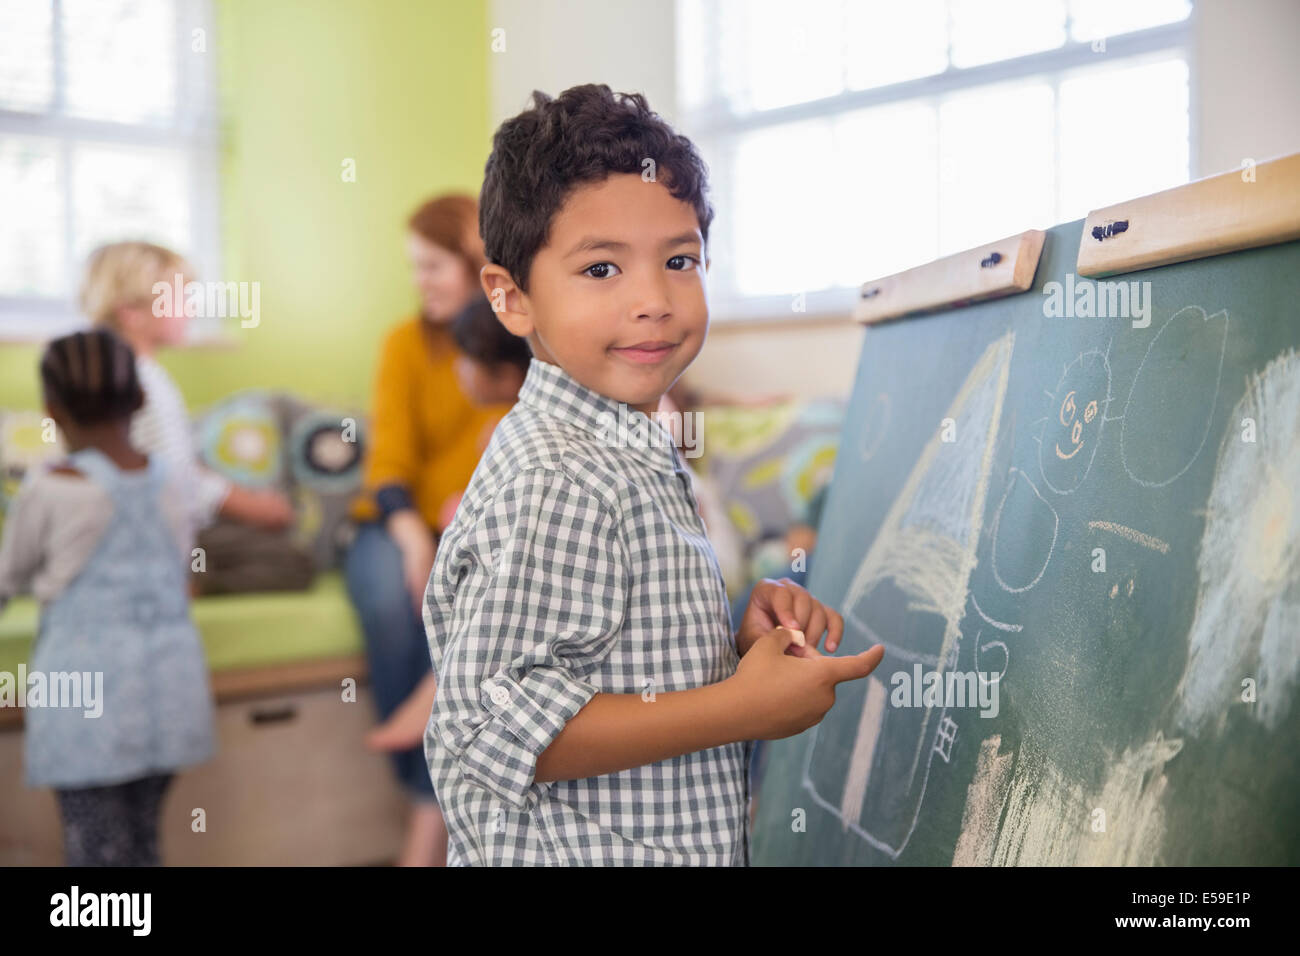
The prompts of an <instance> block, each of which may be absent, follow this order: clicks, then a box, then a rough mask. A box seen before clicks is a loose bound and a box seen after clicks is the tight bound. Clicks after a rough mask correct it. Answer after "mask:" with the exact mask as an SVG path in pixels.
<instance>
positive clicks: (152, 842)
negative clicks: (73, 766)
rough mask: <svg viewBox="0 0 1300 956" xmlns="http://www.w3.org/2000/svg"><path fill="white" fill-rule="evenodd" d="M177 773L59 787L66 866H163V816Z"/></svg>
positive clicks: (57, 792) (56, 792) (58, 794)
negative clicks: (107, 783)
mask: <svg viewBox="0 0 1300 956" xmlns="http://www.w3.org/2000/svg"><path fill="white" fill-rule="evenodd" d="M171 782H172V774H170V773H166V774H158V775H156V776H152V777H141V778H140V779H138V780H128V781H127V782H126V783H118V784H114V785H113V786H110V787H83V788H79V789H77V790H56V791H54V792H55V794H57V796H58V798H59V812H60V813H61V814H62V815H63V855H64V864H65V865H66V866H158V865H159V860H158V817H159V814H160V811H161V810H162V801H163V794H164V793H165V792H166V791H167V787H168V785H169V784H170V783H171Z"/></svg>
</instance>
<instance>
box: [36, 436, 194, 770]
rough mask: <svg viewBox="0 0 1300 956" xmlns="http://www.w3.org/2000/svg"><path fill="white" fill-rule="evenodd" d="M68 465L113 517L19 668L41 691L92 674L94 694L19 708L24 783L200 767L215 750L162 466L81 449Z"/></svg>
mask: <svg viewBox="0 0 1300 956" xmlns="http://www.w3.org/2000/svg"><path fill="white" fill-rule="evenodd" d="M71 461H72V464H73V466H74V467H76V468H77V469H78V470H79V471H80V472H81V473H82V474H84V475H85V476H86V478H87V479H88V480H90V481H93V482H95V483H96V484H97V485H99V486H100V487H101V488H103V489H104V491H106V492H107V493H108V496H109V498H110V499H111V501H112V507H113V516H112V518H111V519H110V520H109V524H108V528H107V529H106V530H105V532H104V534H103V536H102V537H101V538H100V540H99V542H98V543H97V544H96V546H95V550H94V553H93V554H92V555H91V556H90V558H89V559H88V560H87V561H86V564H85V566H84V567H83V568H82V569H81V571H80V572H79V573H78V575H77V576H76V578H74V579H73V581H72V583H71V584H69V585H68V587H67V588H66V589H65V590H64V591H63V592H62V593H61V594H59V595H58V597H56V598H55V599H54V600H53V601H51V602H49V603H48V604H47V605H46V606H45V607H44V608H43V609H42V611H41V623H40V630H39V632H38V634H37V637H36V645H35V650H34V653H33V654H32V658H31V661H30V663H29V664H28V670H29V674H30V673H33V672H40V673H42V674H44V677H45V681H46V685H47V687H50V688H52V687H53V686H54V685H55V683H56V682H57V681H58V680H60V679H62V680H64V681H65V682H66V681H69V680H70V679H71V675H73V674H79V675H80V680H81V683H82V686H83V688H86V689H89V687H90V685H91V682H93V681H95V680H96V678H95V675H96V674H102V675H103V677H102V682H101V684H100V686H101V687H102V691H101V692H100V698H101V699H100V700H99V701H98V703H97V706H96V707H95V708H88V707H86V706H85V697H84V696H83V699H82V704H83V706H79V707H68V706H37V707H33V706H28V707H27V708H26V709H25V710H24V723H25V728H26V730H25V735H24V736H25V740H24V763H25V767H26V774H25V776H26V783H27V785H28V786H31V787H57V788H61V789H75V788H80V787H94V786H107V785H110V784H115V783H125V782H126V781H129V780H135V779H138V778H140V777H145V776H149V775H152V774H156V773H167V772H171V771H173V770H176V769H178V768H180V767H185V766H188V765H191V764H196V763H201V762H203V761H204V760H207V759H208V758H209V757H211V756H212V754H213V752H214V749H215V730H214V725H213V705H212V692H211V687H210V685H209V682H208V671H207V664H206V661H205V660H204V656H203V647H202V644H201V643H200V641H199V635H198V631H197V630H196V629H195V627H194V624H193V622H192V621H191V620H190V609H189V599H188V596H187V584H188V582H187V580H186V574H185V564H184V561H183V557H182V555H181V553H180V550H179V544H178V543H177V542H176V540H175V538H174V536H173V534H172V532H171V529H170V528H169V527H168V525H167V523H166V519H165V517H164V515H163V510H162V501H161V495H162V488H163V466H162V464H161V463H160V461H159V460H158V458H157V457H156V456H154V457H152V458H151V459H150V461H149V464H148V466H147V467H146V468H144V469H142V470H140V471H122V470H120V469H119V468H118V467H117V466H116V465H115V464H113V462H112V461H111V460H109V458H108V457H107V456H105V455H104V454H103V453H102V452H100V451H99V450H97V449H93V448H90V449H82V450H81V451H78V452H74V453H73V454H72V455H71ZM59 675H67V676H64V677H62V678H61V677H60V676H59ZM28 683H29V686H30V683H31V678H30V677H29V680H28ZM48 693H49V692H48V691H47V694H48ZM83 693H84V692H83ZM68 696H69V695H66V694H63V695H60V697H61V700H59V701H48V703H66V701H67V699H68ZM94 710H98V711H99V716H97V717H96V716H91V715H90V714H91V713H93V711H94Z"/></svg>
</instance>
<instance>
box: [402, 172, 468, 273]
mask: <svg viewBox="0 0 1300 956" xmlns="http://www.w3.org/2000/svg"><path fill="white" fill-rule="evenodd" d="M406 224H407V226H408V227H410V229H411V231H412V232H414V233H415V234H416V235H417V236H420V237H421V238H422V239H425V240H427V241H429V242H432V243H433V244H434V245H435V246H441V247H442V248H443V249H446V250H447V251H448V252H454V253H455V254H456V255H458V256H460V257H461V258H462V259H464V260H465V268H466V269H467V270H468V272H469V277H470V281H471V282H472V283H473V284H474V285H478V275H479V270H480V269H482V268H483V266H484V264H485V263H486V262H487V258H486V256H485V254H484V252H483V240H482V238H480V236H479V234H478V200H477V199H475V198H474V197H473V196H470V195H467V194H465V193H445V194H443V195H441V196H438V197H437V198H436V199H430V200H429V201H428V202H426V203H425V204H424V205H422V206H421V207H420V208H419V209H417V210H415V212H413V213H411V218H410V219H408V220H407V222H406Z"/></svg>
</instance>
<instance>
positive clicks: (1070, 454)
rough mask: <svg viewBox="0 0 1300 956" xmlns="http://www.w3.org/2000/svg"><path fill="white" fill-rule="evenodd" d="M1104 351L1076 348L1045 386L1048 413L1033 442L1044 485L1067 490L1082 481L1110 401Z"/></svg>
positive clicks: (1054, 489)
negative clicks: (1058, 374)
mask: <svg viewBox="0 0 1300 956" xmlns="http://www.w3.org/2000/svg"><path fill="white" fill-rule="evenodd" d="M1106 348H1107V351H1106V352H1101V351H1098V350H1097V349H1090V350H1088V351H1087V352H1083V353H1081V354H1080V355H1079V356H1078V357H1077V358H1076V359H1075V360H1074V361H1073V362H1071V363H1070V364H1069V365H1067V366H1066V367H1065V370H1064V371H1063V372H1062V373H1061V380H1060V381H1059V382H1057V383H1056V388H1055V389H1053V390H1052V391H1050V392H1047V393H1046V394H1047V398H1048V414H1047V416H1046V418H1044V419H1043V420H1042V421H1043V428H1042V431H1041V433H1040V434H1039V435H1038V437H1037V438H1036V439H1035V441H1037V442H1038V464H1039V469H1040V471H1041V472H1042V475H1043V481H1044V482H1045V483H1046V485H1047V487H1049V488H1050V489H1052V491H1054V492H1056V493H1057V494H1058V495H1068V494H1071V493H1072V492H1074V491H1075V490H1077V489H1078V487H1079V486H1080V485H1081V484H1083V481H1084V479H1085V478H1087V477H1088V472H1089V471H1090V470H1091V469H1092V461H1093V459H1094V458H1095V457H1096V455H1097V448H1098V446H1099V445H1100V444H1101V433H1102V431H1103V429H1104V428H1105V426H1106V420H1107V419H1106V409H1107V407H1108V406H1109V405H1110V400H1111V395H1110V359H1109V357H1108V353H1109V350H1110V346H1109V345H1108V346H1107V347H1106Z"/></svg>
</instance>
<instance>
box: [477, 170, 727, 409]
mask: <svg viewBox="0 0 1300 956" xmlns="http://www.w3.org/2000/svg"><path fill="white" fill-rule="evenodd" d="M707 267H708V260H707V259H706V258H705V255H704V243H703V238H702V236H701V235H700V228H699V221H698V219H697V218H696V215H695V210H694V208H693V207H692V206H691V205H690V204H689V203H686V202H683V201H682V200H680V199H676V198H674V197H673V195H672V193H670V192H669V191H668V188H667V187H666V186H664V185H663V184H662V183H659V182H645V181H643V180H642V179H641V177H640V175H638V174H636V173H617V174H614V175H611V176H609V177H607V178H606V179H605V180H604V181H603V182H601V183H597V184H586V185H582V186H578V187H576V188H575V189H574V191H573V192H572V193H571V194H570V196H569V198H568V199H567V200H566V201H565V203H564V205H563V206H562V207H561V208H560V211H559V212H558V213H557V214H556V216H555V218H554V220H553V221H552V223H551V230H550V235H549V239H548V241H547V243H546V245H544V246H543V247H542V248H540V249H539V250H538V251H537V255H536V256H535V257H534V259H533V265H532V272H531V273H530V275H529V284H530V286H531V291H530V292H528V293H527V294H525V293H523V292H521V291H520V290H519V288H518V287H517V286H516V285H515V284H514V282H513V280H511V278H510V275H509V273H508V272H506V270H505V269H503V268H501V267H500V266H496V265H491V264H489V265H488V266H486V267H485V268H484V270H483V288H484V291H485V292H486V293H487V295H488V298H489V300H490V301H492V302H493V303H494V304H496V303H497V302H498V299H499V300H500V302H501V306H504V308H502V307H501V306H498V313H497V314H498V316H499V318H500V319H501V322H502V323H503V324H504V325H505V326H506V328H508V329H509V330H510V331H511V332H513V333H514V334H515V335H521V336H526V337H527V338H528V341H529V344H530V345H531V346H532V350H533V355H534V356H535V357H537V358H538V359H540V360H541V361H544V362H550V363H551V364H553V365H558V366H560V367H561V368H562V369H564V371H565V372H567V373H568V374H569V375H571V376H572V377H573V378H575V379H576V380H577V381H578V382H580V383H581V384H583V385H585V386H587V387H588V388H590V389H592V390H593V391H596V392H599V393H601V394H602V395H606V396H608V397H609V398H613V399H615V400H616V401H620V402H624V403H626V404H627V405H629V406H631V407H633V408H636V409H638V410H640V411H642V412H644V413H646V414H647V415H648V414H652V413H653V412H654V411H655V410H656V409H657V408H658V406H659V399H660V398H661V397H662V396H663V394H664V392H666V391H668V388H669V387H670V386H671V385H672V384H673V382H675V381H676V380H677V378H678V376H680V375H681V374H682V372H683V371H685V370H686V367H687V366H688V365H690V364H691V362H692V361H693V360H694V359H695V356H696V355H697V354H699V351H700V347H701V346H703V344H704V339H705V336H706V335H707V334H708V328H709V307H708V301H707V295H706V285H705V272H706V269H707ZM497 290H501V291H500V292H498V291H497Z"/></svg>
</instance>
